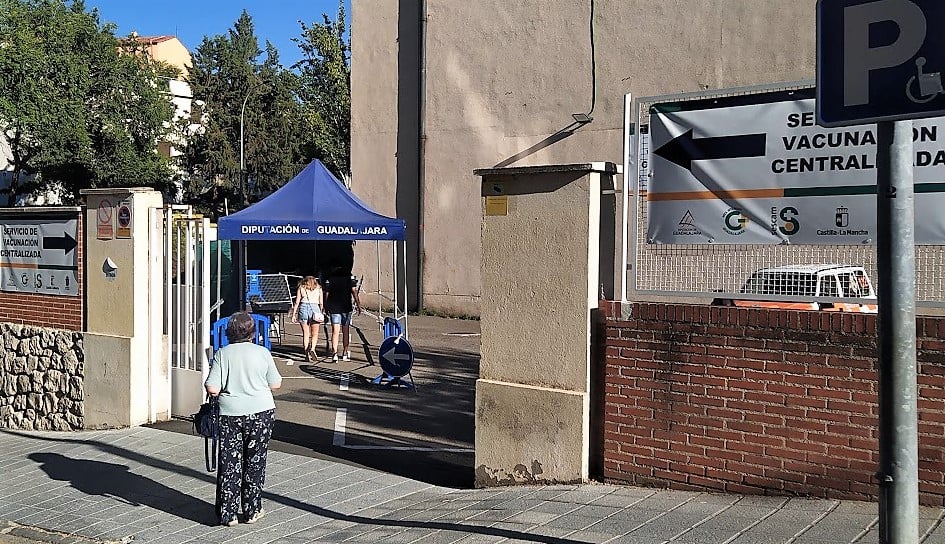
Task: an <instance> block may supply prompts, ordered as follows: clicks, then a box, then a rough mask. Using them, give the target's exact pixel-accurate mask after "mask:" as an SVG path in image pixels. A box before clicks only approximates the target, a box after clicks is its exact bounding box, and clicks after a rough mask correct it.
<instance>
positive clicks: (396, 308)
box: [391, 242, 400, 319]
mask: <svg viewBox="0 0 945 544" xmlns="http://www.w3.org/2000/svg"><path fill="white" fill-rule="evenodd" d="M391 268H392V269H393V270H394V288H393V289H392V290H391V294H393V296H394V319H399V315H400V313H399V310H400V308H399V306H400V305H399V304H398V303H397V302H398V301H397V298H398V297H397V293H398V291H399V290H400V288H399V287H398V286H397V242H394V243H393V246H392V248H391Z"/></svg>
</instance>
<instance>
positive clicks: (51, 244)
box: [43, 232, 78, 255]
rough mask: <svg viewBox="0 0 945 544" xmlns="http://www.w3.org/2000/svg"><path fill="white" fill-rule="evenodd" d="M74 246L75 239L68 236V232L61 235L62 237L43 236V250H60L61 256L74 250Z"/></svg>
mask: <svg viewBox="0 0 945 544" xmlns="http://www.w3.org/2000/svg"><path fill="white" fill-rule="evenodd" d="M76 245H78V244H77V243H76V241H75V238H73V237H72V236H69V233H68V232H64V233H62V236H43V249H61V250H62V253H63V255H65V254H67V253H69V252H70V251H72V250H73V249H75V246H76Z"/></svg>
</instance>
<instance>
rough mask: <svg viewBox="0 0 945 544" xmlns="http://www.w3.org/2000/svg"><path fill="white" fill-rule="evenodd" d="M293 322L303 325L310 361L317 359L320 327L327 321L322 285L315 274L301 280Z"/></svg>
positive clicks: (303, 334) (304, 346) (306, 355)
mask: <svg viewBox="0 0 945 544" xmlns="http://www.w3.org/2000/svg"><path fill="white" fill-rule="evenodd" d="M292 322H293V323H298V324H300V325H301V326H302V348H303V349H304V350H305V358H306V359H307V360H308V361H309V362H312V361H315V360H317V357H316V355H315V346H316V345H318V327H319V326H320V325H321V324H322V323H324V322H325V314H324V313H322V286H321V285H319V283H318V280H317V279H315V276H305V278H304V279H302V281H301V282H299V290H298V292H297V293H296V295H295V305H294V306H293V307H292Z"/></svg>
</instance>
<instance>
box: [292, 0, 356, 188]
mask: <svg viewBox="0 0 945 544" xmlns="http://www.w3.org/2000/svg"><path fill="white" fill-rule="evenodd" d="M323 17H324V21H323V22H322V23H321V24H313V25H311V26H309V25H306V24H305V23H301V22H300V24H301V26H302V36H301V37H300V38H295V39H294V41H295V42H296V43H297V44H298V46H299V48H300V49H301V50H302V60H301V61H299V62H298V63H297V64H296V65H295V67H296V68H298V69H299V73H300V76H299V77H300V80H301V81H300V85H299V99H300V101H301V105H302V122H303V126H304V128H305V133H306V134H308V135H310V137H309V138H308V139H307V140H306V142H305V144H304V145H303V147H302V150H303V153H304V154H305V155H306V156H307V157H309V158H317V159H320V160H321V161H322V162H323V163H325V165H326V166H327V167H328V168H329V169H330V170H331V171H333V172H334V173H335V174H336V175H338V176H339V178H341V179H342V180H343V181H345V183H346V184H347V183H348V181H349V180H350V178H351V65H350V63H349V60H350V51H351V48H350V46H349V42H348V41H346V39H345V10H344V3H339V5H338V16H337V19H336V20H335V21H332V20H331V19H329V17H328V16H327V15H323Z"/></svg>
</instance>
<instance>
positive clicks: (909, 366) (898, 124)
mask: <svg viewBox="0 0 945 544" xmlns="http://www.w3.org/2000/svg"><path fill="white" fill-rule="evenodd" d="M942 7H943V3H942V2H941V1H939V0H916V1H910V0H872V1H865V0H819V1H818V2H817V89H818V100H817V114H818V120H819V122H820V123H821V124H822V125H825V126H848V125H850V124H856V123H862V122H864V121H867V120H875V121H878V122H879V123H878V126H877V152H876V166H877V200H876V202H877V204H876V215H877V217H876V219H877V231H878V232H877V244H876V245H877V248H876V249H877V268H878V272H879V292H878V299H879V300H878V302H879V316H878V319H879V323H878V324H879V340H878V342H879V472H878V473H877V477H878V478H879V533H880V535H879V538H880V542H881V543H882V544H915V543H916V542H918V539H919V454H918V414H917V413H916V409H917V401H916V394H917V387H916V373H917V372H916V351H915V350H916V340H915V208H914V205H915V202H914V193H915V187H914V185H913V182H914V171H913V151H914V150H913V133H912V121H900V120H905V119H917V118H922V117H928V116H930V115H939V114H941V113H943V112H945V109H943V106H945V104H942V101H940V100H937V99H938V98H939V97H940V96H941V95H942V94H945V93H942V81H941V76H940V74H939V71H938V70H940V67H941V65H942V62H943V61H945V58H943V56H942V42H941V40H942V36H943V34H942V33H941V32H940V31H933V32H927V30H929V26H930V24H931V23H935V22H938V21H941V20H942V15H943V12H942ZM932 30H938V29H932ZM930 68H931V69H933V70H936V71H935V72H931V70H930Z"/></svg>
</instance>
